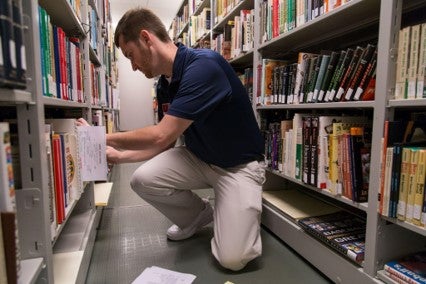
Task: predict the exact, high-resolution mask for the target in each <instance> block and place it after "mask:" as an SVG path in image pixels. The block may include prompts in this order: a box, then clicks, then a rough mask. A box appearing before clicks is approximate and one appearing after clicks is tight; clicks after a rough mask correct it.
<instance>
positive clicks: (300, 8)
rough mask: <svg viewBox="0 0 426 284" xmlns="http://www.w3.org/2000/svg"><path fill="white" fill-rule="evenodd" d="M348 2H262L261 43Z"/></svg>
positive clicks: (309, 0)
mask: <svg viewBox="0 0 426 284" xmlns="http://www.w3.org/2000/svg"><path fill="white" fill-rule="evenodd" d="M346 2H349V0H334V1H331V0H330V1H319V0H308V1H306V0H264V1H263V2H261V4H260V14H261V19H262V21H261V25H260V29H261V31H260V35H261V40H262V42H266V41H269V40H271V39H273V38H275V37H278V36H279V35H281V34H283V33H285V32H288V31H290V30H292V29H294V28H296V27H299V26H301V25H303V24H305V23H307V22H309V21H311V20H313V19H315V18H317V17H319V16H321V15H323V14H325V13H328V12H330V11H332V10H334V9H336V8H338V7H340V6H341V5H343V4H344V3H346Z"/></svg>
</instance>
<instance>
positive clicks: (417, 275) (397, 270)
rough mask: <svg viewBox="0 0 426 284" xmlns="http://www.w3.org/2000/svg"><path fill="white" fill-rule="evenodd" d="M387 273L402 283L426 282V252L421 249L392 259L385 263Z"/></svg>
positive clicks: (418, 283) (423, 283)
mask: <svg viewBox="0 0 426 284" xmlns="http://www.w3.org/2000/svg"><path fill="white" fill-rule="evenodd" d="M384 271H385V274H386V275H387V276H388V277H389V278H391V279H392V280H394V281H395V282H396V283H401V284H425V283H426V252H425V251H419V252H415V253H412V254H408V255H405V256H402V257H400V258H398V259H395V260H391V261H388V262H386V263H385V265H384Z"/></svg>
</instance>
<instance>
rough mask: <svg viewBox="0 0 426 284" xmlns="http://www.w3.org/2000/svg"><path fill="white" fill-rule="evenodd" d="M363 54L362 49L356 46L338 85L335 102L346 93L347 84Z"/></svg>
mask: <svg viewBox="0 0 426 284" xmlns="http://www.w3.org/2000/svg"><path fill="white" fill-rule="evenodd" d="M363 52H364V48H363V47H360V46H357V47H356V48H355V51H354V53H353V56H352V58H351V61H350V62H349V65H348V66H347V68H346V70H345V72H344V75H343V77H342V80H341V81H340V83H339V88H338V89H337V92H336V96H335V98H334V99H335V101H340V100H342V99H343V95H344V93H345V92H346V90H347V89H348V87H349V84H350V82H351V80H352V78H353V77H354V74H355V72H356V67H357V65H358V62H359V60H360V58H361V56H362V53H363Z"/></svg>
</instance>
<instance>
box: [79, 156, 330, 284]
mask: <svg viewBox="0 0 426 284" xmlns="http://www.w3.org/2000/svg"><path fill="white" fill-rule="evenodd" d="M137 166H138V164H123V165H116V166H114V169H113V172H112V178H111V179H112V181H114V185H113V187H112V192H111V196H110V199H109V204H108V205H107V206H106V207H105V208H104V209H103V212H102V217H101V221H100V224H99V228H98V233H97V236H96V241H95V246H94V248H93V254H92V259H91V263H90V267H89V272H88V275H87V279H86V283H91V284H97V283H132V281H133V280H134V279H135V278H136V277H138V276H139V275H140V274H141V273H142V271H143V270H144V269H145V268H148V267H151V266H158V267H161V268H165V269H170V270H173V271H178V272H182V273H190V274H193V275H195V276H196V279H195V281H194V282H193V283H203V284H210V283H218V284H219V283H225V282H227V281H230V282H232V283H235V284H240V283H244V284H251V283H254V284H255V283H259V284H264V283H268V284H274V283H277V284H278V283H280V284H281V283H315V284H321V283H332V282H331V281H330V280H329V279H327V278H326V277H325V276H324V275H323V274H321V273H320V272H319V271H318V270H316V269H315V268H314V267H313V266H311V265H309V264H308V263H307V262H305V261H304V260H303V259H302V258H301V257H300V256H299V255H297V254H296V253H295V252H294V251H293V250H292V249H291V248H289V247H288V246H286V245H285V244H284V243H283V242H281V241H280V240H279V239H278V238H276V237H275V236H273V235H272V234H271V233H269V232H268V231H267V229H265V228H262V238H263V239H262V240H263V256H262V257H261V258H259V259H256V260H254V261H252V262H251V263H249V265H248V266H247V267H246V268H244V269H243V270H242V271H239V272H232V271H229V270H225V269H223V268H221V267H220V266H219V264H218V263H217V262H216V260H215V259H214V257H213V256H212V254H211V252H210V239H211V238H212V235H213V230H212V227H211V226H212V225H209V226H207V227H205V228H204V229H203V230H201V231H200V232H198V233H197V234H196V235H195V236H194V237H192V238H190V239H188V240H185V241H181V242H172V241H168V240H167V239H166V233H165V232H166V230H167V228H168V227H169V226H170V225H171V222H170V221H169V220H168V219H166V218H165V217H164V216H163V215H162V214H161V213H159V212H158V211H156V210H155V209H154V208H153V207H152V206H151V205H149V204H148V203H146V202H145V201H143V200H142V199H141V198H139V197H138V196H137V195H136V194H135V193H134V192H133V191H132V190H131V189H130V186H129V180H130V177H131V175H132V173H133V171H134V170H135V169H136V168H137ZM200 195H201V196H202V197H209V199H210V200H211V202H212V204H214V196H213V195H212V191H211V190H210V189H206V190H202V191H201V192H200Z"/></svg>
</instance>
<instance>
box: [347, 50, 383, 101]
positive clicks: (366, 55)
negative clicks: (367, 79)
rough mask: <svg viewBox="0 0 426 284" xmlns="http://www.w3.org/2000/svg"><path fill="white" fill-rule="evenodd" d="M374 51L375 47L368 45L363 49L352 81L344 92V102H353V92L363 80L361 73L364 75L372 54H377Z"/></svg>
mask: <svg viewBox="0 0 426 284" xmlns="http://www.w3.org/2000/svg"><path fill="white" fill-rule="evenodd" d="M376 49H377V46H376V45H373V44H368V45H367V47H365V49H364V51H363V53H362V56H361V58H360V60H359V63H358V65H357V66H356V69H355V71H354V74H353V77H352V80H351V81H350V82H349V86H348V88H347V90H346V93H345V97H344V98H345V100H346V101H351V100H353V97H354V90H356V88H358V86H359V85H360V82H361V80H362V79H363V73H365V71H366V69H367V67H368V64H369V63H370V61H371V60H372V58H373V55H374V53H375V52H377V51H376Z"/></svg>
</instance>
